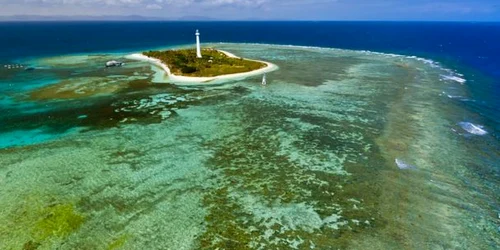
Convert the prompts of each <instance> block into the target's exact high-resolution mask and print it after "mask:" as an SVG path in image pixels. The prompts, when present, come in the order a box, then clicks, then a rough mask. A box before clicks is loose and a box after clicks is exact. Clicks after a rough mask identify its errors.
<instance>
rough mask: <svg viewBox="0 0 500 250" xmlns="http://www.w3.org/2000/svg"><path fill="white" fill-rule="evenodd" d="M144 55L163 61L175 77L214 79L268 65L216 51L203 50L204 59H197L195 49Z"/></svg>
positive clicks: (153, 52)
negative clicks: (213, 77) (214, 77)
mask: <svg viewBox="0 0 500 250" xmlns="http://www.w3.org/2000/svg"><path fill="white" fill-rule="evenodd" d="M143 54H144V55H146V56H148V57H153V58H156V59H159V60H161V61H162V62H163V63H164V64H166V65H167V66H168V67H169V69H170V71H171V73H172V74H174V75H182V76H192V77H212V76H220V75H227V74H235V73H244V72H250V71H253V70H256V69H260V68H264V67H265V66H266V64H264V63H262V62H257V61H251V60H246V59H243V58H233V57H229V56H227V55H226V54H224V53H222V52H220V51H218V50H215V49H203V50H202V51H201V54H202V56H203V58H197V57H196V50H195V49H182V50H165V51H149V52H144V53H143Z"/></svg>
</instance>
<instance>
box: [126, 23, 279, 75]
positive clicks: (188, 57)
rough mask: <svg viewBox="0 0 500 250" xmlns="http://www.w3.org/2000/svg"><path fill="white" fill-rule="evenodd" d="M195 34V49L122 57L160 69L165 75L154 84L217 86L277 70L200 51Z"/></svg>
mask: <svg viewBox="0 0 500 250" xmlns="http://www.w3.org/2000/svg"><path fill="white" fill-rule="evenodd" d="M195 35H196V48H195V49H176V50H164V51H148V52H142V53H140V54H132V55H128V56H127V57H126V58H127V59H130V60H139V61H146V62H149V63H151V64H153V65H155V66H157V67H159V68H161V69H163V71H164V73H166V74H162V75H156V76H155V82H167V83H174V84H180V85H192V84H194V85H197V84H199V83H204V84H219V83H223V82H225V81H227V80H231V81H232V80H241V79H245V78H247V77H249V76H256V75H264V74H265V73H268V72H271V71H274V70H277V69H278V66H276V65H274V64H272V63H269V62H264V61H258V60H252V59H246V58H242V57H238V56H235V55H234V54H231V53H229V52H227V51H223V50H217V49H214V48H204V49H201V46H200V33H199V31H198V30H196V33H195ZM165 75H166V76H167V78H165V77H164V76H165ZM263 82H265V77H264V78H263Z"/></svg>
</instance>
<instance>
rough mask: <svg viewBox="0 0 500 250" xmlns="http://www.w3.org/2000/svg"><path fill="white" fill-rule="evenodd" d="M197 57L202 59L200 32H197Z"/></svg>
mask: <svg viewBox="0 0 500 250" xmlns="http://www.w3.org/2000/svg"><path fill="white" fill-rule="evenodd" d="M195 35H196V57H197V58H201V47H200V32H199V31H198V30H196V33H195Z"/></svg>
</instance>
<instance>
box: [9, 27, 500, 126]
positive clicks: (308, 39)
mask: <svg viewBox="0 0 500 250" xmlns="http://www.w3.org/2000/svg"><path fill="white" fill-rule="evenodd" d="M195 29H200V31H201V34H202V41H203V42H237V43H267V44H285V45H303V46H318V47H331V48H343V49H355V50H370V51H377V52H386V53H398V54H404V55H415V56H420V57H424V58H429V59H432V60H435V61H438V62H440V63H442V64H444V65H445V66H446V67H449V68H452V69H454V70H457V71H459V72H460V73H463V74H465V77H466V79H467V80H468V81H467V82H466V84H467V87H468V89H469V91H470V95H471V97H472V99H473V100H474V101H472V102H467V103H464V106H466V107H467V108H468V109H470V110H472V111H474V112H477V113H478V114H480V116H481V117H483V118H484V119H485V120H484V121H482V122H483V124H485V125H487V126H489V127H491V128H492V129H493V130H495V131H496V132H497V133H492V134H498V131H500V98H498V97H499V96H500V23H466V22H38V23H37V22H19V23H18V22H12V23H9V22H6V23H0V34H2V38H1V39H0V46H1V47H2V48H3V49H1V50H0V63H8V62H12V61H16V60H22V59H23V58H31V57H40V56H49V55H61V54H72V53H95V52H124V51H138V50H141V49H148V48H155V47H165V46H170V45H183V44H189V43H192V40H193V30H195Z"/></svg>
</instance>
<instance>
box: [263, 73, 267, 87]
mask: <svg viewBox="0 0 500 250" xmlns="http://www.w3.org/2000/svg"><path fill="white" fill-rule="evenodd" d="M266 84H267V81H266V73H264V76H262V85H266Z"/></svg>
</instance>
